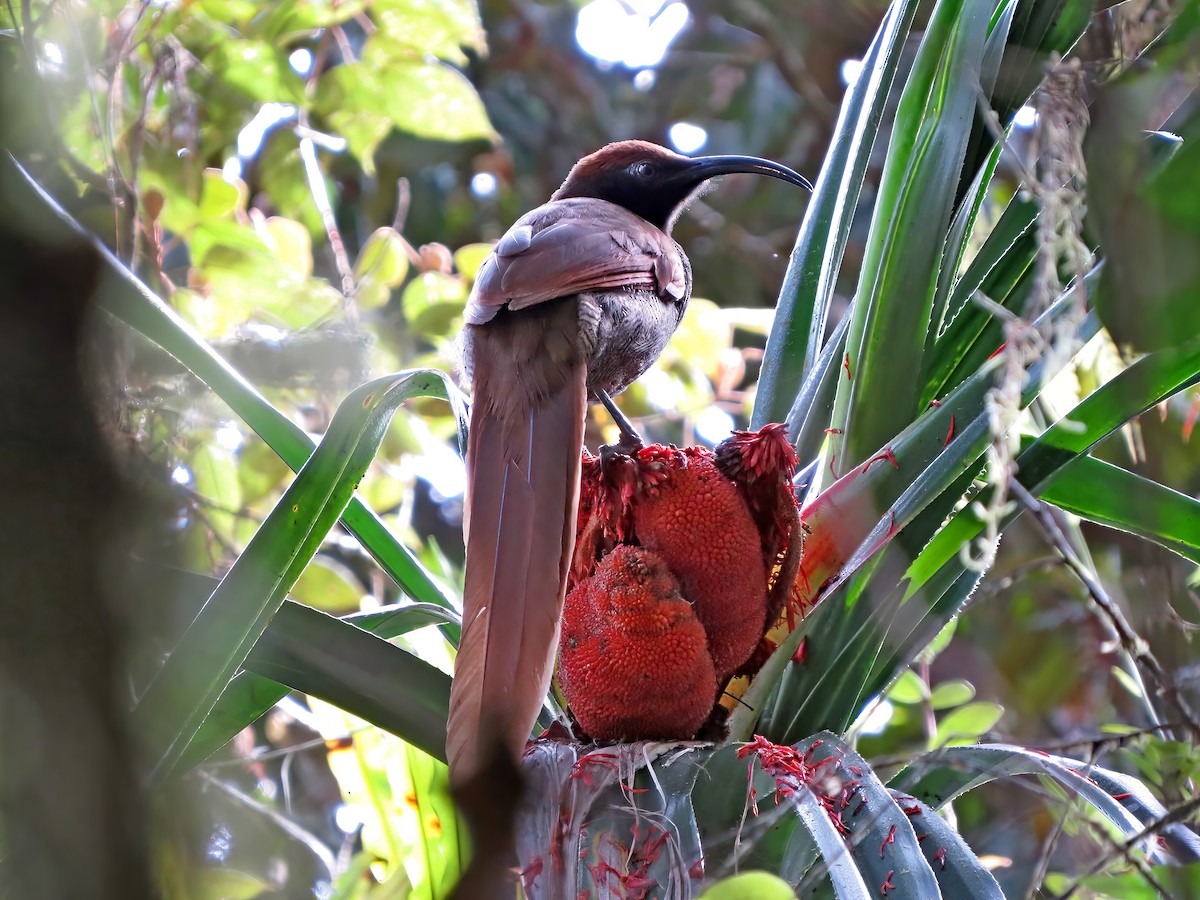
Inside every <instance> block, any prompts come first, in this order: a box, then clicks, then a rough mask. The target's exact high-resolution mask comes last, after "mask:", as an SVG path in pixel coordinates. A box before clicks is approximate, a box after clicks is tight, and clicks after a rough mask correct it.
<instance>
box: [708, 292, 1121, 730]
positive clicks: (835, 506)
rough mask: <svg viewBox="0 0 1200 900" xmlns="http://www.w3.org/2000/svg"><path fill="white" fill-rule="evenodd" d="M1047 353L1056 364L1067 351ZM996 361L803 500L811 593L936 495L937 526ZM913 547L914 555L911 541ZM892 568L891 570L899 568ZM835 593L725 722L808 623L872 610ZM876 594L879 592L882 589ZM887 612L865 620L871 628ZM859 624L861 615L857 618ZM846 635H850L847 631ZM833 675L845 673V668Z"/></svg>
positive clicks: (974, 449)
mask: <svg viewBox="0 0 1200 900" xmlns="http://www.w3.org/2000/svg"><path fill="white" fill-rule="evenodd" d="M1093 277H1094V276H1093ZM1070 303H1071V298H1070V295H1069V294H1064V295H1063V296H1062V297H1060V299H1059V300H1058V301H1057V302H1056V303H1055V305H1054V306H1052V307H1051V309H1050V310H1048V311H1047V312H1046V313H1045V315H1044V317H1043V319H1042V320H1041V321H1042V322H1043V323H1044V322H1046V321H1047V320H1049V321H1054V320H1056V319H1058V318H1060V317H1061V316H1063V315H1064V314H1066V313H1067V312H1068V311H1069V309H1070ZM1096 327H1097V326H1096V322H1095V318H1094V317H1092V316H1089V317H1088V318H1087V319H1086V320H1085V321H1084V323H1083V325H1082V326H1081V337H1082V338H1083V339H1085V340H1086V338H1087V337H1090V335H1091V334H1093V333H1094V331H1095V328H1096ZM1047 362H1048V360H1047V359H1042V360H1039V361H1037V362H1035V363H1034V364H1033V365H1032V366H1031V367H1030V371H1029V377H1028V379H1027V384H1026V387H1025V390H1024V391H1023V394H1022V404H1023V405H1024V404H1027V403H1029V402H1030V401H1031V400H1032V399H1033V398H1034V397H1035V396H1036V395H1037V393H1038V391H1039V390H1040V386H1041V385H1042V384H1043V383H1045V380H1047V379H1048V378H1050V377H1052V376H1053V375H1054V374H1055V372H1056V371H1057V370H1053V371H1052V370H1051V369H1049V368H1048V366H1047ZM1052 362H1054V363H1055V364H1057V365H1059V366H1061V365H1064V364H1065V363H1066V360H1065V359H1057V360H1052ZM996 365H998V362H993V363H991V364H990V365H988V366H985V367H984V368H982V369H981V370H980V371H979V372H977V373H976V374H975V375H974V376H972V378H970V379H968V381H967V382H965V383H964V384H962V385H960V386H959V387H958V388H957V389H955V390H954V391H953V392H951V393H950V395H949V396H947V397H946V398H945V399H944V400H943V401H942V405H941V406H940V407H937V408H935V409H932V410H929V411H927V412H926V413H925V414H924V415H923V416H921V418H920V419H918V420H917V421H916V422H914V423H913V424H912V425H910V426H909V427H908V428H906V429H905V430H904V431H903V432H901V434H900V435H898V436H897V437H896V438H895V440H893V441H892V442H891V444H890V445H888V446H887V447H884V448H882V450H881V452H880V453H877V454H876V456H875V457H874V458H873V459H872V460H871V461H869V462H867V463H866V464H864V465H863V466H861V467H859V468H856V469H854V470H853V471H851V472H850V473H848V474H846V475H845V476H843V477H842V478H841V479H840V480H838V481H837V482H836V483H834V484H833V485H831V486H830V487H829V488H827V489H826V490H825V491H824V492H822V493H821V494H820V495H819V496H818V497H817V498H816V499H815V500H813V501H812V502H810V503H809V504H808V505H806V506H805V508H804V510H803V511H802V513H801V517H802V519H803V521H804V522H805V524H806V525H807V526H808V527H810V528H811V529H812V533H811V535H810V536H809V537H808V538H807V540H806V544H805V548H804V556H803V558H802V561H801V571H800V576H799V578H800V585H801V586H802V588H803V591H804V593H805V594H806V596H807V598H808V599H810V600H812V599H814V598H817V597H828V596H829V594H830V592H832V591H833V590H834V589H835V588H837V587H838V586H839V585H841V584H844V583H846V582H848V581H849V579H850V578H851V577H852V576H853V575H854V574H855V573H856V572H857V571H858V570H859V569H860V568H861V567H862V566H863V565H864V564H865V563H866V562H867V561H868V560H870V559H871V558H872V557H873V556H874V555H875V554H876V553H878V552H879V551H880V550H881V549H883V548H885V547H887V546H888V545H889V544H891V543H892V542H893V541H894V540H895V539H896V537H897V535H898V534H903V533H904V532H903V529H905V527H906V526H907V525H909V523H910V522H914V521H916V520H917V519H918V516H919V515H921V514H922V513H923V512H924V511H925V510H926V509H927V508H934V507H931V506H930V505H931V504H935V501H936V504H942V505H943V506H944V507H945V508H944V509H942V508H936V509H935V512H936V515H935V516H933V517H932V518H930V517H926V519H927V520H929V521H927V527H929V528H931V529H936V528H937V527H938V525H939V524H940V523H941V521H942V519H943V517H944V516H945V515H946V514H947V513H948V512H949V511H950V508H951V507H952V506H953V504H954V503H955V502H956V501H957V500H958V498H959V497H961V495H962V488H963V481H964V479H965V480H967V481H969V479H970V477H971V474H972V473H973V471H974V468H975V467H976V465H977V461H978V460H979V459H980V457H981V456H982V454H983V452H984V450H985V449H986V447H987V444H988V441H989V440H990V430H989V424H988V414H987V410H986V409H985V405H984V396H985V394H986V393H987V390H988V388H989V387H990V386H991V384H992V378H993V373H994V371H995V366H996ZM936 504H935V505H936ZM917 540H919V541H920V544H917V546H918V547H919V546H921V545H922V544H923V543H924V542H925V541H926V540H928V534H925V535H918V536H916V537H914V538H913V542H915V541H917ZM912 553H913V554H914V555H915V553H916V549H913V550H912ZM952 555H953V554H952ZM911 558H912V556H909V557H908V559H911ZM945 562H946V560H945V559H944V560H942V563H945ZM942 563H939V566H938V567H939V568H940V565H941V564H942ZM905 564H907V559H906V560H905ZM935 571H936V569H935ZM896 574H897V577H898V576H899V575H900V574H901V573H900V572H897V573H896ZM930 574H932V572H931V573H930ZM839 596H840V595H839ZM840 599H841V602H837V603H835V604H833V607H830V604H829V603H828V602H826V601H822V602H821V604H820V605H819V606H818V608H817V610H816V612H814V613H812V614H811V615H810V616H809V617H808V619H806V620H805V622H804V623H803V624H802V626H801V627H800V628H798V629H796V631H794V632H793V633H792V634H791V635H790V636H789V637H788V638H787V639H786V640H784V641H783V642H782V643H781V644H780V646H779V648H778V649H777V650H776V651H775V652H774V653H773V654H772V656H771V658H770V659H768V661H767V663H766V665H765V666H764V667H763V668H762V670H761V671H760V672H759V673H758V675H757V677H756V678H755V680H754V682H753V683H752V684H751V685H750V689H749V690H748V691H747V693H746V695H745V696H744V697H743V698H742V699H743V703H742V704H739V706H738V707H737V709H735V710H734V712H733V714H732V716H731V719H730V727H731V730H732V733H733V734H734V735H735V736H737V737H742V738H745V737H748V736H749V735H750V734H751V733H752V732H753V729H754V723H755V721H756V720H757V718H758V716H759V714H760V712H761V710H763V709H764V708H766V706H767V703H768V698H769V697H770V696H771V694H772V693H773V692H774V691H775V690H777V689H780V688H779V685H780V682H781V680H782V679H783V677H784V674H785V671H786V670H787V669H788V665H789V661H790V659H791V656H792V654H793V652H794V651H795V650H796V648H797V647H798V646H799V642H800V640H801V639H802V638H803V637H804V635H805V634H807V633H808V631H809V629H810V628H815V629H816V633H818V634H822V635H826V634H829V633H831V632H832V633H834V634H840V633H841V630H840V628H839V627H837V626H835V625H834V624H833V623H836V622H837V621H838V619H839V618H844V617H851V618H854V619H856V620H861V619H862V618H863V617H864V616H866V615H867V613H868V612H869V610H864V609H858V610H857V612H855V606H856V604H855V603H852V602H849V600H848V599H847V598H846V597H844V596H843V597H841V598H840ZM878 600H879V602H882V601H883V597H882V596H881V597H880V598H878ZM886 621H887V620H886V619H885V620H883V621H882V622H881V623H875V624H874V625H873V626H872V627H876V628H877V627H878V626H879V625H880V624H885V623H886ZM813 623H821V624H816V625H814V624H813ZM862 625H863V623H862V622H861V621H859V623H858V625H856V626H855V628H857V627H860V626H862ZM885 632H886V629H885ZM843 637H845V638H847V639H848V638H849V635H843ZM877 646H878V645H876V647H877ZM847 649H848V646H838V647H834V648H832V651H833V655H825V656H823V657H822V658H814V659H810V660H809V662H808V663H807V664H806V665H805V666H804V668H803V672H802V673H801V674H800V675H798V677H797V678H795V679H793V680H794V681H795V682H796V684H795V685H794V686H789V687H788V694H789V696H788V697H787V698H781V699H780V705H782V706H783V707H785V708H788V709H794V710H797V711H798V710H799V709H800V708H801V707H803V706H804V705H805V704H807V703H808V702H810V698H811V697H812V696H814V695H815V694H816V693H817V692H818V691H817V688H816V685H817V684H818V683H819V682H820V681H821V680H822V679H824V678H826V677H829V676H830V673H831V668H830V667H831V666H832V664H833V663H834V660H835V658H836V656H837V654H838V653H841V652H842V651H843V650H847ZM872 652H873V651H872ZM860 674H864V675H865V673H860ZM838 677H839V678H842V679H844V677H845V673H842V674H841V675H839V676H838ZM834 724H835V723H831V722H823V721H820V720H813V719H809V718H800V717H799V715H798V713H797V715H796V716H793V717H791V719H790V724H789V725H788V726H787V727H786V729H785V730H783V731H779V730H778V728H776V729H774V730H773V731H772V737H773V738H775V739H778V740H781V741H783V740H795V739H796V737H797V735H803V734H807V733H811V732H812V731H813V730H814V727H815V728H823V727H831V726H833V725H834Z"/></svg>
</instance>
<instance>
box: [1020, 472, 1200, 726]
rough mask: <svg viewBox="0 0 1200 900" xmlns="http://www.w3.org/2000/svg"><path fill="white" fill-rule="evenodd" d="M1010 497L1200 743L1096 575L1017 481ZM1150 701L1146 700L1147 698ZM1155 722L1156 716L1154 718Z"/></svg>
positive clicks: (1184, 707) (1172, 689) (1187, 713)
mask: <svg viewBox="0 0 1200 900" xmlns="http://www.w3.org/2000/svg"><path fill="white" fill-rule="evenodd" d="M1009 487H1010V489H1011V491H1012V492H1013V494H1014V495H1015V496H1016V497H1017V499H1018V500H1019V501H1020V502H1021V504H1022V505H1023V506H1025V508H1026V509H1028V510H1029V511H1030V512H1031V513H1032V514H1033V516H1034V519H1035V520H1036V521H1037V523H1038V525H1039V526H1040V527H1041V529H1042V531H1043V533H1044V534H1045V535H1046V538H1047V539H1048V540H1049V541H1050V543H1051V545H1052V546H1053V547H1054V549H1055V550H1056V551H1057V552H1058V554H1059V555H1060V556H1061V557H1062V558H1063V562H1065V563H1066V564H1067V567H1068V568H1070V570H1071V571H1072V572H1073V573H1074V574H1075V577H1076V578H1078V579H1079V581H1080V582H1081V583H1082V584H1083V586H1084V588H1085V589H1086V590H1087V592H1088V595H1089V597H1091V600H1092V603H1093V604H1094V605H1095V607H1096V608H1097V610H1098V611H1099V612H1100V613H1101V615H1102V617H1103V619H1104V620H1105V621H1106V622H1107V623H1108V624H1109V625H1110V626H1111V628H1112V630H1113V631H1114V632H1115V634H1116V637H1117V640H1118V641H1119V642H1120V646H1121V649H1122V650H1123V651H1124V652H1125V653H1126V654H1127V655H1128V656H1129V657H1131V658H1132V659H1133V661H1134V662H1135V663H1136V664H1137V665H1138V666H1139V667H1140V669H1141V670H1142V671H1145V672H1146V674H1148V675H1149V676H1150V679H1151V680H1152V681H1153V682H1154V685H1155V687H1156V688H1157V689H1158V691H1159V693H1160V694H1161V695H1162V697H1163V699H1164V700H1165V701H1166V702H1167V703H1169V704H1170V705H1171V706H1173V707H1174V708H1175V710H1176V711H1177V712H1178V713H1179V717H1180V719H1181V720H1182V721H1183V722H1184V723H1185V725H1186V727H1187V729H1188V731H1190V732H1191V734H1192V737H1193V739H1194V740H1200V724H1197V719H1196V714H1195V713H1194V712H1193V711H1192V709H1191V707H1190V705H1189V704H1188V702H1187V701H1186V700H1185V699H1184V698H1183V697H1182V696H1181V695H1180V693H1179V690H1178V688H1177V687H1176V686H1175V684H1174V683H1173V681H1172V679H1171V678H1170V676H1168V675H1167V673H1166V671H1165V670H1164V669H1163V667H1162V664H1161V663H1159V661H1158V659H1157V658H1156V657H1155V656H1154V654H1153V653H1151V652H1150V648H1149V646H1148V645H1147V643H1146V641H1145V640H1144V639H1143V638H1142V637H1141V636H1140V635H1138V634H1137V632H1135V631H1134V630H1133V627H1132V626H1131V625H1130V624H1129V621H1128V620H1127V619H1126V618H1125V614H1124V613H1123V612H1121V609H1120V607H1118V606H1117V604H1116V603H1114V602H1113V600H1112V598H1111V597H1109V596H1108V592H1107V591H1105V589H1104V586H1103V585H1102V584H1101V583H1100V579H1099V578H1097V577H1096V575H1095V573H1094V572H1092V571H1091V569H1090V568H1089V567H1088V566H1087V565H1086V564H1085V563H1084V562H1083V560H1082V559H1080V558H1079V555H1078V554H1077V553H1076V552H1075V548H1074V547H1072V546H1071V542H1070V541H1069V540H1068V539H1067V536H1066V535H1065V534H1064V533H1063V531H1062V529H1061V528H1060V527H1059V524H1058V522H1057V521H1055V519H1054V517H1053V516H1052V515H1051V514H1050V512H1049V511H1048V509H1047V508H1046V506H1045V505H1044V504H1043V503H1042V502H1041V501H1039V500H1038V499H1037V498H1036V497H1034V496H1033V495H1032V494H1030V493H1029V491H1028V490H1026V488H1025V486H1024V485H1022V484H1021V483H1020V482H1019V481H1018V480H1017V479H1015V478H1014V479H1012V481H1011V483H1010V485H1009ZM1146 699H1147V701H1149V698H1146ZM1155 718H1156V719H1157V716H1155Z"/></svg>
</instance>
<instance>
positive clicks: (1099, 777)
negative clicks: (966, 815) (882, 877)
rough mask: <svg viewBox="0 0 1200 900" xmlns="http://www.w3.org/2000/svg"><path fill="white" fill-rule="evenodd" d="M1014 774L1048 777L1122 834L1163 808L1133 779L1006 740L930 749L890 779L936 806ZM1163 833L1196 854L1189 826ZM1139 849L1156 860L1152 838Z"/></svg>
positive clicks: (1198, 844) (1187, 855) (1184, 852)
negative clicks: (1092, 809)
mask: <svg viewBox="0 0 1200 900" xmlns="http://www.w3.org/2000/svg"><path fill="white" fill-rule="evenodd" d="M1014 775H1048V776H1050V777H1051V778H1053V779H1054V780H1055V781H1057V782H1058V783H1059V784H1060V785H1062V786H1063V787H1064V788H1066V789H1067V790H1068V791H1070V792H1071V793H1072V794H1074V795H1076V796H1078V797H1080V798H1082V799H1083V800H1085V801H1086V802H1087V803H1088V804H1090V805H1091V806H1092V807H1093V808H1095V809H1096V811H1097V812H1099V813H1100V814H1101V815H1103V816H1104V817H1105V818H1106V819H1108V820H1109V821H1110V822H1112V823H1113V824H1114V825H1115V826H1116V827H1117V828H1118V829H1120V830H1121V832H1122V833H1123V834H1125V835H1126V836H1127V837H1129V836H1133V835H1135V834H1138V833H1139V832H1140V831H1141V830H1142V828H1143V827H1144V826H1145V825H1146V824H1148V823H1149V822H1151V821H1153V820H1155V819H1157V818H1159V817H1161V816H1162V815H1163V814H1164V813H1165V812H1166V810H1164V809H1163V807H1162V805H1161V804H1159V803H1158V801H1157V800H1155V799H1154V797H1153V795H1151V794H1150V792H1149V791H1148V790H1147V789H1146V788H1145V787H1144V786H1141V785H1139V784H1138V783H1137V782H1136V781H1135V780H1134V779H1130V778H1125V777H1123V776H1121V775H1120V774H1119V773H1116V772H1110V771H1108V770H1107V769H1103V768H1101V767H1099V766H1087V765H1085V764H1083V763H1081V762H1079V761H1078V760H1074V759H1067V758H1065V757H1061V756H1052V755H1050V754H1049V753H1042V752H1040V751H1036V750H1027V749H1025V748H1024V747H1016V746H1013V745H1011V744H976V745H974V746H969V747H947V748H943V749H941V750H934V751H932V752H930V753H928V754H926V755H925V756H922V757H919V758H917V759H916V760H914V761H913V763H912V764H911V765H910V766H908V767H907V768H906V769H904V770H903V771H901V772H900V773H898V774H897V775H896V776H895V777H894V778H893V779H892V780H891V782H890V784H891V786H892V787H894V788H897V789H899V790H903V791H907V792H908V793H910V794H912V795H913V796H915V797H918V798H920V799H921V800H923V801H924V802H926V803H928V804H930V805H931V806H934V807H936V808H940V807H941V806H942V805H943V804H946V803H949V802H950V801H951V800H953V799H954V798H955V797H957V796H959V795H960V794H962V793H965V792H966V791H970V790H974V789H975V788H977V787H979V786H981V785H984V784H987V783H988V782H990V781H994V780H995V779H997V778H1011V777H1012V776H1014ZM1113 788H1115V789H1116V790H1115V791H1114V790H1113ZM1114 794H1115V796H1114ZM1166 834H1168V835H1169V838H1168V840H1169V841H1170V846H1171V849H1172V850H1173V851H1174V852H1175V853H1177V854H1179V855H1180V856H1181V857H1182V858H1183V859H1185V860H1189V861H1190V860H1194V859H1196V858H1197V854H1198V852H1200V841H1198V840H1197V839H1196V835H1195V834H1193V833H1191V832H1190V830H1189V829H1187V828H1182V827H1179V826H1177V827H1174V828H1171V827H1169V826H1168V829H1167V832H1166ZM1144 851H1145V852H1146V854H1147V856H1149V857H1150V858H1151V859H1152V860H1158V861H1162V858H1163V854H1162V851H1161V850H1160V849H1159V847H1158V845H1157V844H1156V843H1155V842H1154V840H1153V839H1152V838H1151V839H1148V840H1147V841H1146V842H1145V845H1144Z"/></svg>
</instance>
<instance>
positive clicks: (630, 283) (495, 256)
mask: <svg viewBox="0 0 1200 900" xmlns="http://www.w3.org/2000/svg"><path fill="white" fill-rule="evenodd" d="M686 282H687V275H686V269H685V267H684V263H683V260H682V258H681V254H680V251H679V247H678V246H677V245H676V243H675V242H674V241H673V240H672V239H671V238H670V237H669V236H668V235H666V234H665V233H663V232H662V231H661V230H660V229H658V228H655V227H654V226H653V225H651V224H650V223H649V222H646V221H645V220H644V219H642V218H641V217H640V216H637V215H634V214H633V213H631V212H630V211H629V210H627V209H625V208H624V207H623V206H618V205H616V204H615V203H608V202H606V201H604V200H594V199H585V198H572V199H569V200H554V201H551V202H550V203H547V204H545V205H544V206H540V207H538V208H537V209H535V210H533V211H532V212H530V213H527V214H526V215H524V216H522V217H521V218H520V219H518V220H517V222H516V223H515V224H514V225H513V226H512V228H510V229H509V230H508V232H507V233H506V234H505V235H504V237H502V238H501V239H500V242H499V243H498V244H497V245H496V249H495V250H493V251H492V254H491V255H490V256H489V257H488V258H487V259H486V260H485V261H484V263H483V265H482V266H480V268H479V272H478V274H477V275H476V278H475V285H474V287H473V288H472V290H471V296H470V299H469V300H468V301H467V309H466V321H467V322H468V323H469V324H471V325H482V324H483V323H485V322H488V321H491V319H492V318H493V317H494V316H495V315H496V313H497V312H498V311H499V310H500V309H502V308H504V307H506V306H507V307H508V308H509V309H525V308H526V307H529V306H533V305H534V304H537V303H543V302H545V301H547V300H554V299H557V298H559V297H568V296H570V295H572V294H578V293H582V292H585V291H593V290H604V289H612V288H621V287H628V288H641V289H643V290H650V291H654V292H655V293H657V294H658V295H659V296H660V297H662V298H663V299H673V300H680V299H682V298H683V297H684V295H685V294H686V292H687V284H686Z"/></svg>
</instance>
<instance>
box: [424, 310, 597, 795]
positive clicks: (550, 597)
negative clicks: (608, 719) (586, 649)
mask: <svg viewBox="0 0 1200 900" xmlns="http://www.w3.org/2000/svg"><path fill="white" fill-rule="evenodd" d="M569 311H570V312H571V313H572V321H571V322H570V323H569V325H570V328H571V329H572V330H574V329H575V327H576V326H575V323H574V321H573V310H569ZM526 315H527V314H526ZM554 318H555V319H559V318H562V317H561V316H555V317H554ZM524 324H525V323H522V325H524ZM542 324H544V323H542ZM551 324H555V323H551ZM540 327H541V324H539V328H540ZM523 331H524V335H525V336H524V340H525V341H526V343H528V342H529V341H531V340H533V339H534V338H531V337H529V336H528V335H529V334H531V332H530V329H529V328H524V329H523ZM488 332H489V333H488V334H487V336H482V335H481V336H480V337H479V338H477V340H476V346H475V350H474V361H473V364H474V369H475V371H474V378H473V381H474V390H475V397H474V401H473V404H472V411H471V433H470V439H469V442H468V446H467V466H468V476H469V480H468V485H469V487H468V495H467V508H468V515H467V521H466V522H465V523H464V528H465V530H466V543H467V571H466V585H465V588H464V592H463V635H462V641H461V644H460V646H459V651H458V658H457V661H456V662H455V677H454V684H453V688H452V691H451V695H450V721H449V728H448V732H447V738H446V752H447V754H448V758H449V760H450V770H451V777H452V779H453V780H454V781H455V782H456V783H462V782H463V781H465V780H467V779H469V778H470V777H471V776H472V774H474V773H475V772H477V771H479V770H480V769H481V768H482V767H483V766H485V765H486V762H487V760H488V758H489V756H490V755H492V754H495V753H496V752H500V751H503V752H506V753H508V754H509V755H510V756H511V758H513V759H517V758H519V757H520V753H521V751H522V749H523V748H524V746H525V742H526V741H527V740H528V739H529V735H530V731H531V730H532V728H533V724H534V722H535V721H536V719H537V715H538V711H539V710H540V709H541V706H542V701H543V699H544V697H545V695H546V691H547V688H548V687H549V684H550V678H551V675H552V672H553V667H554V658H555V652H556V650H557V647H558V630H559V622H560V619H561V614H562V605H563V597H564V593H565V590H566V573H567V569H568V567H569V565H570V558H571V554H572V552H573V550H574V542H575V516H576V508H577V505H578V500H579V457H580V450H581V448H582V446H583V420H584V412H585V407H586V403H587V389H586V385H585V381H586V365H585V363H584V362H583V360H582V359H581V358H577V357H578V354H577V353H576V352H574V348H573V347H572V348H571V349H572V352H571V353H569V354H566V355H565V356H564V355H562V354H553V355H551V356H549V357H547V356H544V355H540V353H531V355H532V357H533V358H532V359H529V358H526V359H522V356H523V355H524V354H523V353H522V352H521V347H520V342H521V340H522V335H521V334H520V333H519V334H518V335H517V338H516V341H517V349H516V350H515V351H514V348H513V341H514V338H513V335H512V334H508V335H504V334H499V333H497V332H498V330H494V328H493V326H491V325H489V326H488ZM571 343H572V344H573V343H574V341H573V338H572V340H571ZM485 344H486V346H481V345H485ZM538 350H539V351H540V350H544V348H538ZM535 370H536V371H535ZM530 385H534V389H530Z"/></svg>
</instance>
